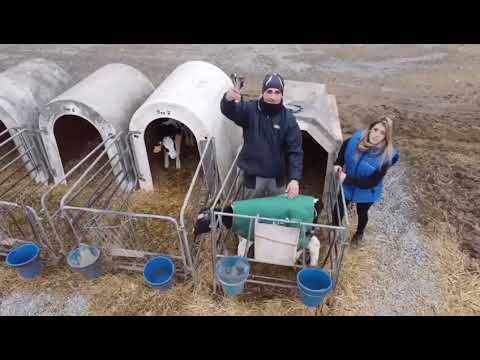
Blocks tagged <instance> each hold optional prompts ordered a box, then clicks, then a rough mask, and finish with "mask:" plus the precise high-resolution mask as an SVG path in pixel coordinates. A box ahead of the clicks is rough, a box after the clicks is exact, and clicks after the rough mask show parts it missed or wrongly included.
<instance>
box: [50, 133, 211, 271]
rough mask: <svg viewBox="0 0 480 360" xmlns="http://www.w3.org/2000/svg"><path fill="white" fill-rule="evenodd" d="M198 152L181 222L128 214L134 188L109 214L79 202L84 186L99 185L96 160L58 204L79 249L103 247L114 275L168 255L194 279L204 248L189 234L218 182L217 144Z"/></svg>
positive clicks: (139, 268)
mask: <svg viewBox="0 0 480 360" xmlns="http://www.w3.org/2000/svg"><path fill="white" fill-rule="evenodd" d="M131 136H132V134H129V135H128V136H127V139H126V142H127V143H129V139H130V137H131ZM200 149H201V152H202V153H201V157H200V161H199V164H198V166H197V168H196V171H195V173H194V175H193V179H192V181H191V184H190V187H189V190H188V192H187V194H186V196H185V199H184V202H183V205H182V207H181V209H179V210H180V214H179V220H177V218H175V217H172V216H164V215H161V214H145V213H138V212H130V211H127V208H128V203H129V195H130V194H131V188H130V187H128V188H127V190H128V191H126V192H125V198H124V199H122V200H121V201H117V202H115V203H110V205H111V206H110V208H108V209H107V208H106V207H105V206H103V203H101V202H99V201H89V202H86V203H85V202H84V203H82V202H81V201H78V199H79V198H82V197H83V196H82V193H83V192H84V191H85V188H86V187H85V186H84V185H85V184H86V183H88V182H97V181H98V174H97V172H94V170H93V169H94V165H95V162H96V161H95V162H94V163H93V164H92V165H91V166H90V167H89V168H88V169H87V170H86V171H85V172H84V173H83V174H82V176H81V177H80V179H78V180H77V182H76V183H75V184H74V185H73V186H72V187H71V188H70V189H69V190H68V191H67V193H66V194H65V195H64V196H63V198H62V200H61V204H60V208H61V212H62V214H63V217H64V218H65V219H66V221H67V222H68V223H69V224H70V227H71V229H72V231H73V233H74V234H75V238H76V241H77V244H80V243H87V244H95V245H97V246H100V247H101V248H102V249H103V250H104V255H105V258H106V259H107V263H108V264H109V265H110V266H111V269H112V270H114V269H126V270H132V271H143V266H144V264H145V261H146V260H147V259H148V258H150V257H152V256H158V255H168V256H170V257H172V258H173V259H174V261H175V263H176V266H177V274H178V275H180V276H183V277H184V278H188V277H194V279H195V265H196V263H197V260H198V254H199V248H200V245H201V244H194V243H193V242H192V241H189V239H191V237H190V236H189V234H190V233H191V232H192V231H193V224H194V221H195V219H196V215H197V214H198V211H199V209H200V208H205V207H208V206H209V204H210V203H211V202H212V201H213V196H214V194H215V193H216V191H217V189H218V187H219V183H220V182H219V180H218V171H217V167H216V163H215V148H214V139H213V138H210V139H208V140H205V141H203V142H201V143H200ZM128 152H129V153H128V159H129V160H128V161H127V162H129V163H130V164H132V167H133V168H134V166H133V161H132V159H133V154H132V151H131V148H130V147H129V146H128ZM133 173H135V177H136V179H137V180H138V178H137V176H141V175H138V170H137V169H135V170H134V171H133ZM87 179H88V180H87ZM136 184H137V183H136ZM102 194H105V192H102ZM159 239H161V240H160V241H159Z"/></svg>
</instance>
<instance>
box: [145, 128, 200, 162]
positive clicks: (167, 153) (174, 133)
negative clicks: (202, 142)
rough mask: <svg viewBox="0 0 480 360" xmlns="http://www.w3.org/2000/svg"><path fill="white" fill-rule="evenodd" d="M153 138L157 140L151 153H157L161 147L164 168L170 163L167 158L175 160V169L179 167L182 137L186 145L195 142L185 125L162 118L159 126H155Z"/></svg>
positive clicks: (191, 144)
mask: <svg viewBox="0 0 480 360" xmlns="http://www.w3.org/2000/svg"><path fill="white" fill-rule="evenodd" d="M155 138H156V139H159V140H158V143H157V145H155V146H154V148H153V153H155V154H157V153H159V152H160V151H161V150H162V149H163V153H164V167H165V168H166V169H167V168H168V167H169V164H170V160H169V159H172V160H175V167H176V168H177V169H180V168H181V163H180V153H181V148H182V139H183V138H185V141H186V144H187V145H188V146H193V145H194V142H195V141H194V139H193V138H192V135H191V133H190V131H189V130H188V129H187V127H186V126H185V125H183V124H182V123H180V122H179V121H176V120H173V119H162V122H161V124H160V126H158V127H156V134H155Z"/></svg>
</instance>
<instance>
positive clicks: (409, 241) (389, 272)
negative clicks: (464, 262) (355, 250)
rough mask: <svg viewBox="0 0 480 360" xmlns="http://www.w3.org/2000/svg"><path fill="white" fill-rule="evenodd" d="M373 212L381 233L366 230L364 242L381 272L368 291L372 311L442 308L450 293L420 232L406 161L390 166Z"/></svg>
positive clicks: (417, 312) (391, 312)
mask: <svg viewBox="0 0 480 360" xmlns="http://www.w3.org/2000/svg"><path fill="white" fill-rule="evenodd" d="M369 216H370V220H369V223H371V224H374V226H375V227H376V231H375V233H376V235H375V236H372V235H370V236H369V234H368V233H369V232H368V231H367V233H366V236H365V246H370V247H372V248H373V249H374V250H375V252H376V253H377V255H378V258H377V261H378V270H379V272H380V274H379V276H375V277H374V278H373V281H372V283H371V284H370V286H368V287H366V289H365V293H364V294H363V298H364V299H365V301H366V302H367V303H369V308H370V309H371V310H370V311H369V312H371V315H421V314H423V315H433V314H437V313H439V312H440V311H441V307H442V305H443V304H445V295H444V293H443V292H442V290H441V287H440V285H439V282H438V281H437V279H436V276H435V273H434V271H433V267H432V260H431V248H430V247H429V244H428V242H427V240H426V239H425V238H423V237H422V236H421V234H420V232H419V231H418V228H417V225H416V204H415V201H414V199H413V196H412V194H411V191H410V189H409V185H408V181H407V171H406V169H405V168H404V167H403V166H402V165H401V164H399V165H397V166H394V167H393V168H392V169H391V170H390V171H389V173H388V175H387V177H386V178H385V198H384V200H383V202H382V203H379V204H377V205H375V206H373V207H372V209H371V211H370V213H369Z"/></svg>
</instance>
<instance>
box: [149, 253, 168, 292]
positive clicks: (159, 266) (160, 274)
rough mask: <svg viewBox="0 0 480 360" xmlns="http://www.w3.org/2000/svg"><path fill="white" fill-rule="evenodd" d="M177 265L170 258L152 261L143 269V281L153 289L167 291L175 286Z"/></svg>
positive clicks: (160, 257) (153, 259) (161, 257)
mask: <svg viewBox="0 0 480 360" xmlns="http://www.w3.org/2000/svg"><path fill="white" fill-rule="evenodd" d="M174 275H175V263H174V262H173V260H172V258H170V257H169V256H157V257H154V258H152V259H150V260H149V261H148V262H147V263H146V264H145V267H144V268H143V279H144V281H145V282H146V283H147V284H148V285H150V286H151V287H153V288H155V289H159V290H167V289H169V288H171V287H172V286H173V285H174V279H175V278H174Z"/></svg>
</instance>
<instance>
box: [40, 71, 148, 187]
mask: <svg viewBox="0 0 480 360" xmlns="http://www.w3.org/2000/svg"><path fill="white" fill-rule="evenodd" d="M153 89H154V87H153V85H152V83H151V82H150V80H148V78H147V77H146V76H145V75H143V74H142V73H141V72H140V71H138V70H137V69H135V68H133V67H131V66H129V65H124V64H109V65H105V66H103V67H101V68H100V69H98V70H97V71H95V72H94V73H92V74H91V75H89V76H87V77H86V78H85V79H83V80H81V81H80V82H78V83H77V84H76V85H74V86H73V87H72V88H70V89H69V90H67V91H65V92H64V93H62V94H61V95H59V96H57V97H56V98H55V99H53V100H52V101H50V102H49V103H48V104H47V105H46V106H45V107H44V108H43V109H42V112H41V114H40V118H39V125H40V130H41V131H42V138H43V142H44V144H45V149H46V152H47V156H48V159H49V163H50V165H51V170H52V172H53V176H54V181H55V182H58V181H60V179H61V178H62V177H63V176H64V174H65V169H64V167H65V165H66V156H64V155H65V154H63V153H62V152H68V151H72V150H73V152H74V153H73V154H71V157H73V158H75V157H76V158H77V159H78V158H79V157H82V156H85V155H86V154H88V152H89V151H91V150H92V149H93V148H95V146H96V145H98V144H99V143H101V142H102V141H106V140H107V139H108V138H109V137H113V136H115V135H116V134H118V133H120V132H127V131H128V124H129V122H130V119H131V117H132V115H133V114H134V112H135V111H136V110H137V109H138V108H139V107H140V105H141V104H142V103H143V102H144V101H145V99H146V98H147V97H148V96H149V95H150V94H151V93H152V91H153ZM115 154H116V150H115V147H110V149H109V153H108V155H109V157H110V158H112V157H113V156H114V155H115ZM62 158H63V160H64V161H62Z"/></svg>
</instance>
